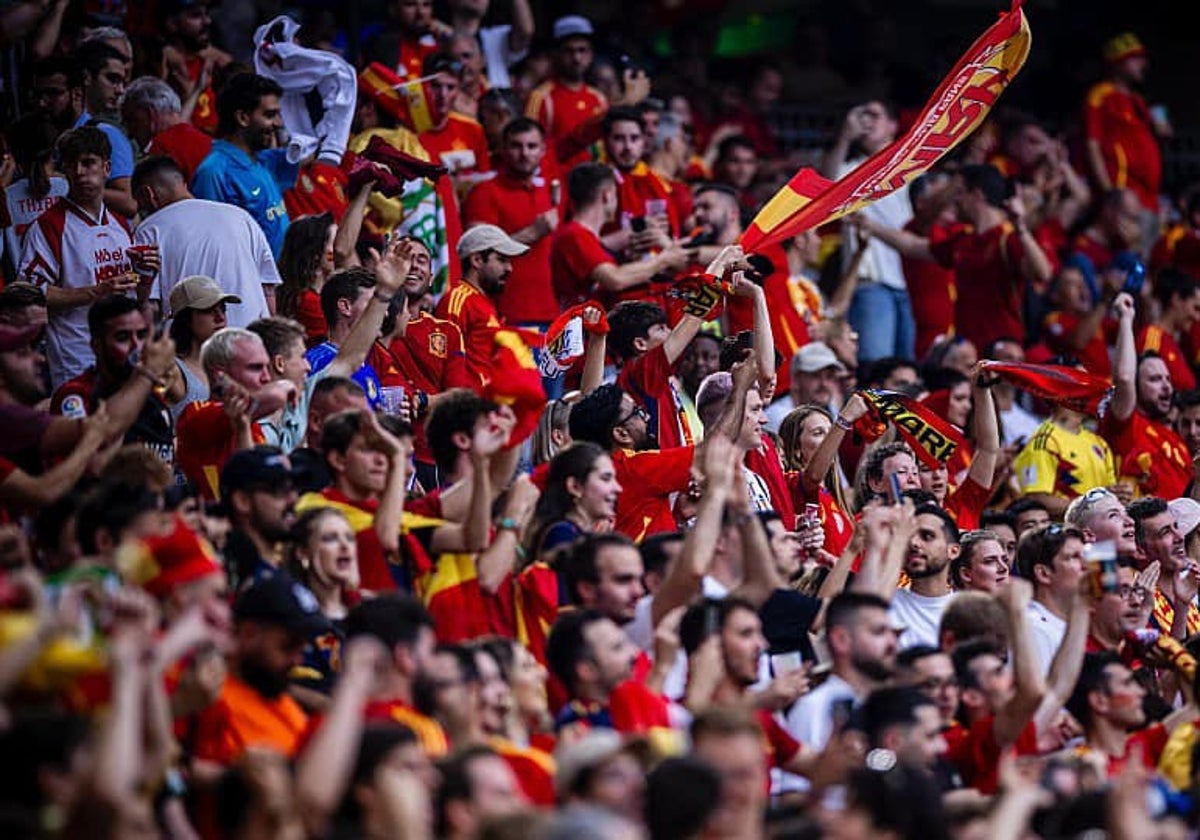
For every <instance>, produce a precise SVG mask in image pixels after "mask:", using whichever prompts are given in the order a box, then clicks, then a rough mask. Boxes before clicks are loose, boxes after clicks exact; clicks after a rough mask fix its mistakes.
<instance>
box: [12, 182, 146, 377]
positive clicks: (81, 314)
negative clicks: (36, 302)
mask: <svg viewBox="0 0 1200 840" xmlns="http://www.w3.org/2000/svg"><path fill="white" fill-rule="evenodd" d="M131 241H132V240H131V239H130V234H129V227H128V225H126V223H125V220H124V219H122V218H120V217H119V216H117V215H116V214H114V213H110V212H109V211H108V208H106V207H101V208H100V215H99V216H98V217H92V216H91V215H90V214H89V213H88V212H87V211H86V210H84V209H83V208H81V207H80V206H79V205H78V204H76V203H75V202H73V201H71V200H70V199H69V198H66V197H65V196H64V197H63V198H60V199H58V200H57V201H56V202H55V203H54V204H53V205H52V206H51V207H50V209H49V210H47V211H46V212H44V213H42V215H40V216H38V217H37V219H36V220H35V221H34V222H33V224H32V225H30V226H29V229H28V230H26V231H25V239H24V241H23V242H22V244H21V258H20V264H19V266H18V272H17V273H18V275H19V276H20V278H21V279H22V280H25V281H26V282H29V283H33V284H34V285H36V286H41V287H43V288H44V289H45V288H50V287H52V288H55V289H85V288H88V287H91V286H95V285H97V284H99V283H101V282H103V281H108V280H112V279H113V278H116V277H120V276H121V275H124V274H126V273H128V272H129V271H131V270H132V266H131V265H130V263H129V258H128V257H127V256H126V250H127V249H128V248H129V245H130V244H131ZM87 312H88V307H86V306H75V307H72V308H70V309H59V310H57V311H52V312H51V313H50V320H49V322H48V323H47V324H46V350H47V353H46V355H47V362H48V363H49V368H50V384H51V387H52V388H57V387H58V386H60V385H62V384H63V383H64V382H66V381H67V380H68V379H71V378H72V377H75V376H78V375H79V374H81V373H83V372H84V371H85V370H87V368H88V367H90V366H91V365H92V364H94V363H95V361H96V358H95V354H94V353H93V352H92V347H91V332H90V331H89V330H88V323H87Z"/></svg>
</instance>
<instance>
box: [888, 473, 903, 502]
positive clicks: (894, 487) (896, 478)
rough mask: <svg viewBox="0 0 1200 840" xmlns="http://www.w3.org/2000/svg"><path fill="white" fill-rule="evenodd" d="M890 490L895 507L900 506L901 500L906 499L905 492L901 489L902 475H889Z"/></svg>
mask: <svg viewBox="0 0 1200 840" xmlns="http://www.w3.org/2000/svg"><path fill="white" fill-rule="evenodd" d="M888 488H889V491H890V499H891V503H892V504H894V505H898V504H900V500H901V499H903V498H904V491H903V490H902V489H901V488H900V473H889V474H888Z"/></svg>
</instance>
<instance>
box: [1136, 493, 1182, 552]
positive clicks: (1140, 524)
mask: <svg viewBox="0 0 1200 840" xmlns="http://www.w3.org/2000/svg"><path fill="white" fill-rule="evenodd" d="M1170 509H1171V508H1170V506H1169V505H1167V502H1166V500H1165V499H1160V498H1159V497H1158V496H1143V497H1142V498H1140V499H1134V500H1133V501H1132V502H1130V503H1129V506H1128V507H1126V508H1125V512H1126V513H1128V514H1129V518H1130V519H1132V520H1133V527H1134V533H1135V534H1136V536H1137V544H1138V546H1139V547H1145V545H1146V520H1147V519H1149V518H1150V517H1152V516H1158V515H1160V514H1163V513H1166V512H1167V511H1169V510H1170Z"/></svg>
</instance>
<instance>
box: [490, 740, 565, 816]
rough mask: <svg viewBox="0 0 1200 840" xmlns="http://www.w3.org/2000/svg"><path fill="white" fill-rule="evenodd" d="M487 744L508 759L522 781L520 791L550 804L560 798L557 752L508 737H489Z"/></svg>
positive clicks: (544, 804)
mask: <svg viewBox="0 0 1200 840" xmlns="http://www.w3.org/2000/svg"><path fill="white" fill-rule="evenodd" d="M488 746H490V747H491V748H492V749H494V750H495V751H496V752H498V753H499V754H500V757H501V758H503V759H504V760H505V761H507V762H508V766H509V768H510V769H511V770H512V771H513V775H515V776H516V777H517V782H518V783H519V784H520V785H521V792H522V793H524V794H525V798H526V799H528V800H529V801H530V802H531V803H532V804H534V805H537V806H540V807H544V808H551V807H553V806H554V805H555V803H556V802H557V801H558V800H557V798H556V797H555V794H554V756H553V755H551V754H550V753H549V752H547V751H546V750H543V749H538V748H537V747H535V746H532V745H530V746H528V747H519V746H517V745H516V744H514V743H513V742H512V741H510V740H508V739H507V738H500V737H492V738H488Z"/></svg>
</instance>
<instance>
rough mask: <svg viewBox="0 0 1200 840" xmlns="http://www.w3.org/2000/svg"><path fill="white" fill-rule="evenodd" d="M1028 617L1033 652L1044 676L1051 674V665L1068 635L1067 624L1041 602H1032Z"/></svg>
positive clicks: (1027, 613)
mask: <svg viewBox="0 0 1200 840" xmlns="http://www.w3.org/2000/svg"><path fill="white" fill-rule="evenodd" d="M1026 615H1028V616H1029V635H1030V638H1031V639H1032V640H1033V651H1034V653H1035V654H1036V655H1037V658H1038V665H1040V666H1041V669H1042V674H1043V675H1044V674H1047V673H1049V672H1050V663H1051V662H1052V661H1053V660H1054V654H1056V653H1057V652H1058V648H1059V646H1060V645H1061V644H1062V640H1063V636H1065V635H1066V633H1067V622H1066V621H1065V620H1063V619H1061V618H1059V617H1058V616H1056V615H1055V614H1054V613H1052V612H1050V610H1048V609H1046V606H1045V605H1044V604H1042V603H1041V602H1040V601H1030V603H1029V607H1028V609H1027V612H1026Z"/></svg>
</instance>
